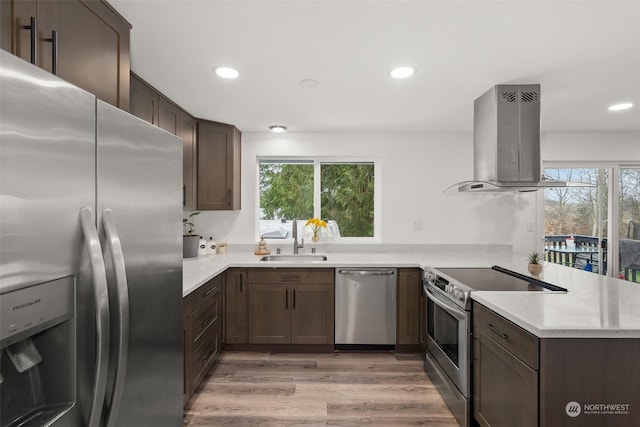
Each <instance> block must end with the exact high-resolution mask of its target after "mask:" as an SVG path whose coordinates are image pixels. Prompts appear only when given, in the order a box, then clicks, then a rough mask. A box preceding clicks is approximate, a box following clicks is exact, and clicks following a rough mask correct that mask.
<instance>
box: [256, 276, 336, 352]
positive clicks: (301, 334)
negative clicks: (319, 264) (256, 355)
mask: <svg viewBox="0 0 640 427" xmlns="http://www.w3.org/2000/svg"><path fill="white" fill-rule="evenodd" d="M333 280H334V279H333V269H286V268H283V269H251V270H249V271H248V280H247V281H248V290H249V295H248V297H249V301H248V314H249V315H248V319H249V325H248V342H249V344H330V345H332V344H333V341H334V292H335V291H334V285H333Z"/></svg>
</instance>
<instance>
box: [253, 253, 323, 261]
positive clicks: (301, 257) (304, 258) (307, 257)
mask: <svg viewBox="0 0 640 427" xmlns="http://www.w3.org/2000/svg"><path fill="white" fill-rule="evenodd" d="M326 260H327V257H326V255H267V256H263V257H262V258H260V261H267V262H273V261H284V262H318V261H326Z"/></svg>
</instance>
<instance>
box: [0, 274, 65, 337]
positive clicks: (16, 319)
mask: <svg viewBox="0 0 640 427" xmlns="http://www.w3.org/2000/svg"><path fill="white" fill-rule="evenodd" d="M73 314H74V278H73V276H68V277H63V278H61V279H57V280H53V281H50V282H45V283H41V284H39V285H33V286H29V287H26V288H22V289H18V290H15V291H12V292H7V293H5V294H2V295H0V325H1V330H0V348H4V347H6V346H8V345H11V344H13V343H15V342H18V341H20V340H22V339H24V338H26V337H30V336H32V335H35V334H37V333H38V332H41V331H44V330H46V329H49V328H51V327H53V326H55V325H57V324H59V323H62V322H64V321H65V320H68V319H71V318H72V317H73Z"/></svg>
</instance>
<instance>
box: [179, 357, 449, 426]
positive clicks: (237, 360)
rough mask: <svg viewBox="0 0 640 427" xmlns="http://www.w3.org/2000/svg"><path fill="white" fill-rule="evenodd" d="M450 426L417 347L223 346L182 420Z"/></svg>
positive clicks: (214, 423) (195, 423)
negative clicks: (283, 350) (293, 349)
mask: <svg viewBox="0 0 640 427" xmlns="http://www.w3.org/2000/svg"><path fill="white" fill-rule="evenodd" d="M187 426H189V427H196V426H198V427H200V426H261V427H266V426H273V427H284V426H341V427H349V426H384V427H392V426H451V427H453V426H458V423H457V422H456V420H455V418H454V417H453V415H452V414H451V412H450V411H449V409H448V408H447V406H446V404H445V403H444V401H443V400H442V398H441V397H440V395H439V394H438V392H437V391H436V390H435V388H434V386H433V384H432V383H431V381H430V380H429V377H428V376H427V375H426V374H425V373H424V370H423V368H422V360H421V358H420V356H419V355H414V354H397V355H396V354H394V353H353V352H342V353H332V354H273V353H248V352H247V353H245V352H225V353H223V354H222V356H221V358H220V360H219V362H217V364H216V365H215V366H214V367H213V368H212V370H211V372H210V373H209V374H208V376H207V377H206V378H205V379H204V381H203V382H202V384H201V386H200V388H199V389H198V391H197V392H196V394H195V395H194V396H193V397H192V398H191V400H190V401H189V403H188V404H187V407H186V408H185V419H184V427H187Z"/></svg>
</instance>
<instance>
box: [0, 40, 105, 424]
mask: <svg viewBox="0 0 640 427" xmlns="http://www.w3.org/2000/svg"><path fill="white" fill-rule="evenodd" d="M0 94H1V95H0V209H1V213H0V293H1V294H5V293H6V292H9V291H12V290H15V289H21V288H25V287H28V286H33V285H35V284H39V283H44V282H49V281H53V280H55V279H59V278H61V277H65V276H70V277H71V280H75V282H76V289H77V290H79V289H78V287H79V285H80V277H81V276H86V277H90V276H91V269H90V267H89V262H88V256H87V253H86V251H85V250H84V240H83V237H82V230H81V226H80V210H81V208H85V207H86V208H90V209H91V210H92V211H93V212H95V209H94V208H95V200H96V193H95V155H96V150H95V102H96V101H95V97H94V96H93V95H91V94H89V93H87V92H85V91H83V90H81V89H79V88H77V87H75V86H73V85H71V84H69V83H67V82H65V81H63V80H61V79H59V78H57V77H56V76H54V75H52V74H50V73H47V72H45V71H44V70H41V69H38V68H36V67H34V66H33V65H31V64H29V63H27V62H24V61H22V60H20V59H19V58H17V57H15V56H13V55H11V54H9V53H7V52H5V51H3V50H0ZM90 220H91V222H92V223H94V222H95V216H93V217H90ZM103 275H104V273H103ZM83 283H84V284H85V286H88V289H87V291H88V292H92V289H93V287H92V283H91V280H90V279H88V280H85V281H83ZM89 305H93V295H91V299H90V303H89ZM43 309H44V310H46V309H47V306H43ZM76 309H77V305H76ZM94 319H95V318H90V319H87V324H88V326H87V327H88V328H95V320H94ZM73 325H75V323H72V324H70V326H69V328H70V330H69V331H68V334H62V335H60V334H59V333H58V332H56V333H55V334H58V335H55V336H56V341H58V342H60V343H63V341H65V340H70V342H65V343H63V344H60V345H61V348H62V347H64V348H69V354H70V355H71V356H68V357H67V358H65V360H62V359H60V354H64V353H59V354H56V355H55V356H54V355H50V356H47V357H44V356H43V363H42V364H41V366H40V365H39V367H38V368H39V369H40V368H41V372H40V378H41V379H42V386H40V385H38V386H35V385H32V386H31V387H33V388H34V389H40V388H41V387H42V389H44V390H48V389H49V387H50V384H58V385H60V386H63V385H64V386H65V387H67V385H68V384H71V386H70V387H72V389H73V390H72V393H71V395H75V396H78V395H79V394H80V393H81V391H80V390H77V389H76V387H75V382H76V375H77V367H76V357H75V352H76V347H75V344H76V341H75V333H74V332H75V327H73ZM92 336H93V337H94V338H95V330H94V331H93V335H92ZM39 338H40V337H39ZM39 338H38V339H39ZM92 343H93V341H92ZM38 345H39V346H41V349H40V350H41V351H42V345H41V344H38ZM94 347H95V346H94ZM93 351H95V350H93ZM56 358H58V359H56ZM67 367H69V368H67ZM80 375H85V382H86V383H87V384H90V386H89V389H88V390H82V393H83V394H84V395H86V396H87V397H86V398H87V400H89V401H90V400H92V398H93V387H92V386H93V383H94V376H95V365H92V366H88V365H87V370H86V372H84V373H81V374H80ZM34 384H39V383H38V382H34ZM54 389H55V387H54ZM47 393H51V392H50V391H48V392H47ZM3 397H4V396H3ZM3 403H4V399H3ZM71 403H73V402H71ZM89 411H90V407H89V405H87V406H84V407H80V406H79V405H73V407H72V409H71V411H69V412H66V413H65V414H64V415H63V416H62V417H60V418H58V419H57V420H56V421H55V423H54V424H53V425H55V426H56V427H57V426H76V425H84V424H85V422H84V421H83V420H86V418H87V417H88V412H89Z"/></svg>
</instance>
